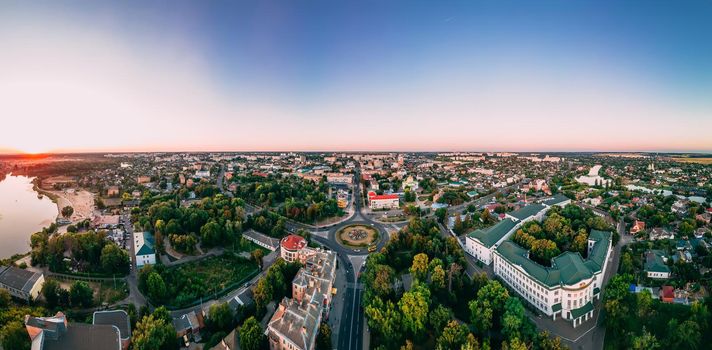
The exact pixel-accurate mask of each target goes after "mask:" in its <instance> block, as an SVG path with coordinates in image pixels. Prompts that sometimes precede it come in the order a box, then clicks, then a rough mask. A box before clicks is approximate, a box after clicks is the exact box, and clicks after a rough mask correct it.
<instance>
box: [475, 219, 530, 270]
mask: <svg viewBox="0 0 712 350" xmlns="http://www.w3.org/2000/svg"><path fill="white" fill-rule="evenodd" d="M518 227H519V224H518V223H516V222H514V220H512V219H504V220H502V221H500V222H498V223H497V224H495V225H494V226H490V227H488V228H484V229H478V230H475V231H472V232H471V233H469V234H468V235H467V236H466V238H465V251H466V252H467V253H469V254H470V255H472V256H474V257H475V258H476V259H477V260H479V261H481V262H482V263H484V264H486V265H489V264H491V263H492V252H493V251H494V249H495V248H497V245H498V244H499V243H501V242H502V241H504V240H505V239H507V238H508V237H509V236H511V235H512V233H513V232H514V231H516V229H517V228H518Z"/></svg>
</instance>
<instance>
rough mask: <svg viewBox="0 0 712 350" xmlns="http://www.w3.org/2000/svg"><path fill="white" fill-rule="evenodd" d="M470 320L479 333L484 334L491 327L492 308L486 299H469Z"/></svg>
mask: <svg viewBox="0 0 712 350" xmlns="http://www.w3.org/2000/svg"><path fill="white" fill-rule="evenodd" d="M469 307H470V322H472V324H473V325H474V326H475V327H476V328H477V330H478V331H479V333H480V334H483V335H484V334H486V333H487V332H488V331H489V330H490V329H491V328H492V319H493V317H494V310H492V306H491V305H490V303H489V302H488V301H483V300H479V299H475V300H472V301H470V303H469Z"/></svg>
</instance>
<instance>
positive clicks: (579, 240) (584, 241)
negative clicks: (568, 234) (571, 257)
mask: <svg viewBox="0 0 712 350" xmlns="http://www.w3.org/2000/svg"><path fill="white" fill-rule="evenodd" d="M587 248H588V235H586V231H584V232H582V233H579V234H577V235H576V237H574V241H573V242H571V250H573V251H575V252H579V253H580V254H581V256H586V253H587Z"/></svg>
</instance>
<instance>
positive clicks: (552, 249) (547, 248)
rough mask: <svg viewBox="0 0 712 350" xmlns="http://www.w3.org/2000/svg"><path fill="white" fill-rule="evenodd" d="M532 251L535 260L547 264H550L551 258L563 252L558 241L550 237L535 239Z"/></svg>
mask: <svg viewBox="0 0 712 350" xmlns="http://www.w3.org/2000/svg"><path fill="white" fill-rule="evenodd" d="M530 252H531V254H532V255H533V258H534V260H537V261H538V262H540V263H542V264H546V265H549V264H550V263H551V259H552V258H554V257H555V256H557V255H559V254H560V253H561V252H560V251H559V248H558V247H557V246H556V243H554V242H553V241H550V240H548V239H537V240H536V241H534V243H532V248H531V251H530Z"/></svg>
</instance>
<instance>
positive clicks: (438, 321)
mask: <svg viewBox="0 0 712 350" xmlns="http://www.w3.org/2000/svg"><path fill="white" fill-rule="evenodd" d="M428 318H429V321H430V322H429V325H430V329H432V330H434V331H436V332H440V330H442V329H443V328H444V327H445V325H446V324H447V322H448V321H449V320H451V319H452V311H450V309H448V308H447V307H445V306H442V305H438V306H436V307H435V308H434V309H433V310H432V311H431V312H430V315H429V316H428Z"/></svg>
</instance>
